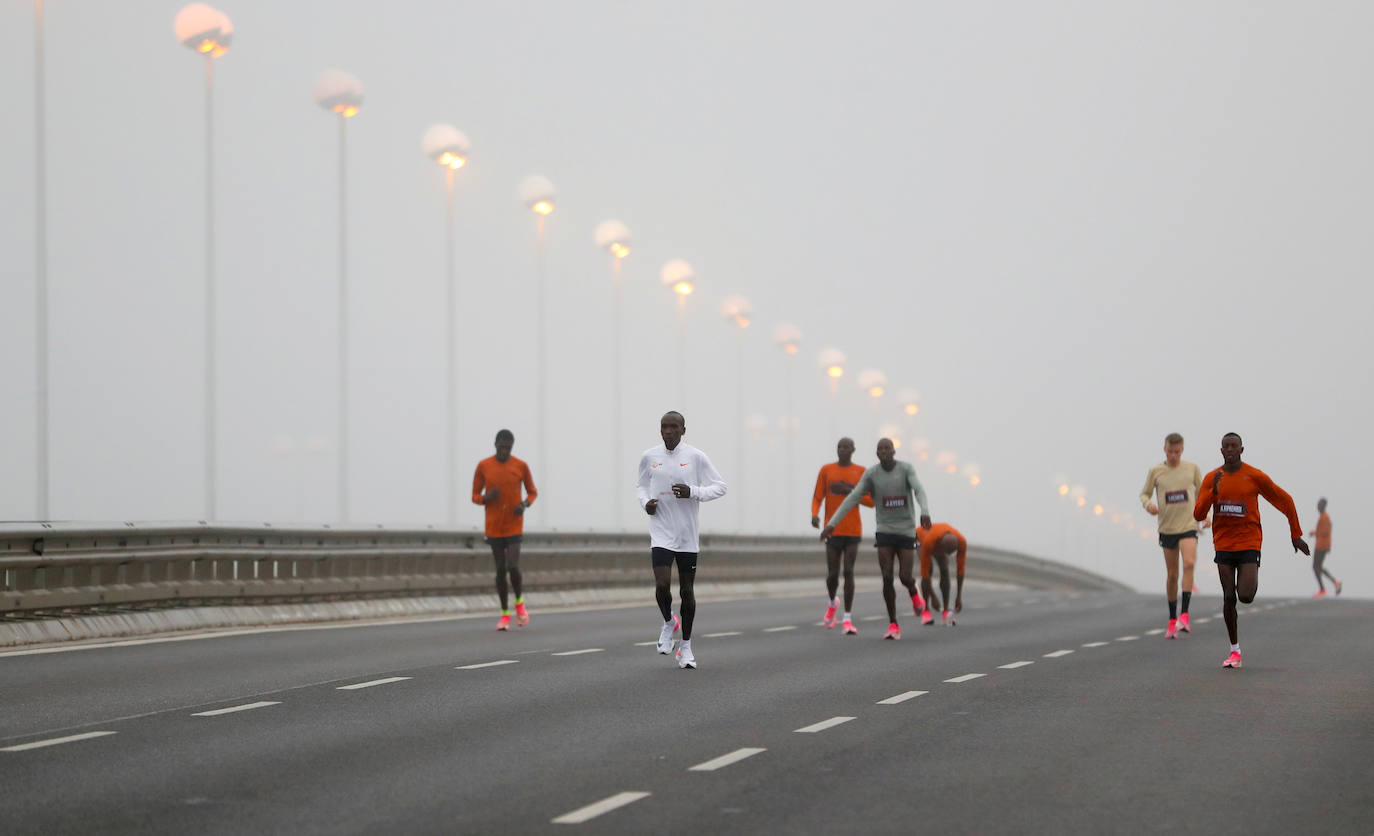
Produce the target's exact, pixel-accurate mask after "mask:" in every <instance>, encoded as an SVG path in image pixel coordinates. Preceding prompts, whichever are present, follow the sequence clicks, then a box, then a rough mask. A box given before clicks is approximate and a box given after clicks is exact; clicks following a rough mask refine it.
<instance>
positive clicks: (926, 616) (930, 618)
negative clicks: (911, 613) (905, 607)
mask: <svg viewBox="0 0 1374 836" xmlns="http://www.w3.org/2000/svg"><path fill="white" fill-rule="evenodd" d="M921 623H922V624H924V625H925V626H927V627H929V626H930V625H932V624H934V623H935V616H934V615H933V614H932V613H931V612H930V610H921Z"/></svg>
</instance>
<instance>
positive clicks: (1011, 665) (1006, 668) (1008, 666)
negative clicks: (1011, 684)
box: [997, 662, 1035, 671]
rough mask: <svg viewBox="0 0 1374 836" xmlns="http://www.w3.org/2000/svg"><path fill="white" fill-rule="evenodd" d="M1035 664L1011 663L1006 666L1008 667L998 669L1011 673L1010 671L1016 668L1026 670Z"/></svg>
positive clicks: (1000, 666) (1003, 666)
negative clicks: (1025, 668) (1028, 666)
mask: <svg viewBox="0 0 1374 836" xmlns="http://www.w3.org/2000/svg"><path fill="white" fill-rule="evenodd" d="M1034 664H1035V663H1034V662H1011V663H1009V664H1006V665H998V666H997V667H998V668H1000V669H1002V670H1004V671H1009V670H1013V669H1015V668H1024V667H1025V666H1026V665H1034Z"/></svg>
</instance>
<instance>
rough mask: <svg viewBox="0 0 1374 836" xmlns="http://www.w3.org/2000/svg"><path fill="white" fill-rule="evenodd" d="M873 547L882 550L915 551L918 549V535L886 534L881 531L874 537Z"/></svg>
mask: <svg viewBox="0 0 1374 836" xmlns="http://www.w3.org/2000/svg"><path fill="white" fill-rule="evenodd" d="M873 545H875V546H877V547H878V548H880V549H881V548H889V549H914V548H916V535H915V534H884V533H882V532H881V531H880V532H878V533H877V534H874V535H873Z"/></svg>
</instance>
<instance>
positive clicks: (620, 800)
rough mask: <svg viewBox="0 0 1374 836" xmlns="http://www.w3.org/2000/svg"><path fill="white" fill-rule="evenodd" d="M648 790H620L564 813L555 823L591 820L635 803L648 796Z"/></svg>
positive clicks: (578, 822) (576, 822)
mask: <svg viewBox="0 0 1374 836" xmlns="http://www.w3.org/2000/svg"><path fill="white" fill-rule="evenodd" d="M648 797H649V793H647V792H618V793H616V794H615V795H613V796H611V797H610V798H603V799H601V800H600V801H597V802H595V803H594V804H588V805H587V806H586V807H579V808H577V809H576V810H573V811H572V812H571V813H564V814H563V815H561V816H559V817H558V818H556V819H553V820H552V823H553V824H582V823H583V822H585V821H591V820H592V819H594V818H596V817H597V816H600V815H603V814H605V813H609V812H611V811H612V810H615V809H618V808H620V807H624V806H625V805H626V804H633V803H634V802H636V801H638V800H639V799H641V798H648Z"/></svg>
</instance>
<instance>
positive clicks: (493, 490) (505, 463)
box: [472, 430, 539, 630]
mask: <svg viewBox="0 0 1374 836" xmlns="http://www.w3.org/2000/svg"><path fill="white" fill-rule="evenodd" d="M513 446H515V434H514V433H512V432H511V431H510V430H501V431H500V432H498V433H497V434H496V455H494V456H492V457H491V458H487V459H482V460H481V461H480V462H478V463H477V472H475V473H474V474H473V475H472V501H473V503H474V504H476V505H483V506H485V507H486V509H487V519H486V534H487V538H486V539H487V545H489V546H491V556H492V559H493V560H495V562H496V595H497V597H498V598H500V599H501V618H500V619H499V620H497V622H496V629H497V630H509V629H510V609H509V607H508V606H507V604H508V599H507V591H506V575H510V587H511V591H513V592H514V593H515V623H516V624H517V625H519V626H521V627H524V626H525V625H526V624H529V623H530V614H529V611H527V610H526V609H525V596H524V593H523V591H522V588H523V583H522V578H521V575H520V540H521V538H522V537H523V532H524V530H525V509H526V508H528V507H530V505H532V504H533V503H534V498H535V497H537V496H538V495H539V491H537V490H535V488H534V477H533V476H531V475H530V467H529V465H527V464H525V463H524V462H523V461H521V460H520V459H517V458H515V457H514V456H512V455H511V454H510V451H511V447H513ZM522 486H523V487H524V489H525V497H524V499H521V497H520V488H521V487H522Z"/></svg>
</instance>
